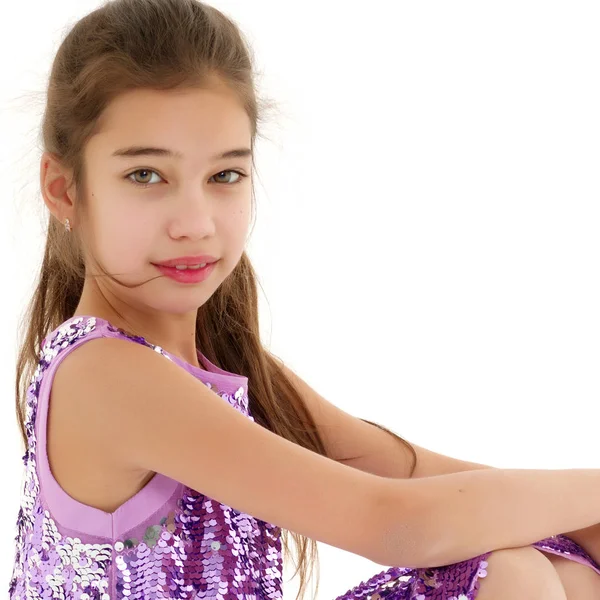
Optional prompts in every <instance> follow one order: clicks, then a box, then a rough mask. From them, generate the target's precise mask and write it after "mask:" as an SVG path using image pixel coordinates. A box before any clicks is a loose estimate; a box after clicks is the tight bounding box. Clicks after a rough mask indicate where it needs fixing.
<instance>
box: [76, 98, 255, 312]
mask: <svg viewBox="0 0 600 600" xmlns="http://www.w3.org/2000/svg"><path fill="white" fill-rule="evenodd" d="M250 141H251V129H250V121H249V119H248V116H247V114H246V112H245V111H244V109H243V108H242V106H241V105H239V103H238V101H237V100H236V99H235V98H234V96H233V95H232V94H231V92H229V91H228V90H226V89H225V88H217V87H215V88H214V89H211V90H206V89H203V90H193V91H190V90H186V91H154V90H134V91H131V92H127V93H126V94H124V95H122V96H119V97H118V98H116V99H115V100H114V101H113V102H112V103H111V104H110V106H109V107H108V108H107V110H106V111H105V112H104V114H103V115H102V118H101V123H100V127H99V131H98V133H97V134H96V135H94V136H93V137H92V138H91V139H90V140H89V142H88V144H87V146H86V149H85V156H84V160H85V165H86V178H87V179H86V183H87V185H86V190H85V194H86V200H87V205H88V207H89V211H88V218H89V221H88V222H89V227H91V229H92V231H91V232H85V233H84V235H89V233H91V234H92V237H91V239H90V242H89V243H90V244H91V246H92V249H93V252H94V254H95V256H97V257H98V259H99V260H100V261H101V263H102V264H103V266H104V268H105V269H106V270H107V271H108V272H109V273H111V274H112V275H114V276H115V277H116V278H117V279H118V280H119V281H123V282H125V283H127V284H137V283H140V282H142V281H147V283H144V284H143V285H141V286H139V287H136V288H131V289H128V288H126V287H123V286H119V285H117V284H115V283H113V282H111V281H110V280H108V279H107V278H105V277H99V278H96V279H95V282H94V285H98V286H99V287H100V288H101V289H102V291H103V295H106V294H108V295H109V296H110V297H111V298H112V299H113V300H117V301H123V302H124V303H125V304H126V305H129V306H131V307H135V308H136V309H138V310H141V311H142V312H147V313H153V312H155V311H158V312H160V313H164V312H166V313H179V314H183V313H188V312H193V313H194V315H195V312H196V310H197V308H198V307H199V306H201V305H202V304H203V303H204V302H206V300H208V298H209V297H210V296H211V295H212V293H213V292H214V291H215V290H216V289H217V288H218V287H219V285H220V284H221V283H222V282H223V280H224V279H225V278H226V277H227V276H228V275H229V274H230V273H231V271H232V270H233V269H234V267H235V266H236V264H237V263H238V261H239V260H240V257H241V255H242V253H243V251H244V247H245V243H246V236H247V233H248V226H249V222H250V214H251V191H252V188H251V175H252V171H251V167H252V159H251V156H250V155H248V156H242V157H237V158H236V157H233V158H218V155H221V154H223V153H224V152H227V151H231V150H237V149H243V148H245V149H248V151H249V150H250ZM133 146H135V147H138V148H142V147H144V148H148V147H152V148H161V149H164V150H169V151H172V152H173V153H176V154H180V155H181V156H169V155H166V154H164V155H159V154H142V155H138V156H119V155H115V154H118V153H119V151H121V152H122V151H123V150H124V149H127V148H131V147H133ZM236 171H237V172H236ZM77 225H78V224H77V223H75V224H74V227H77ZM199 254H209V255H212V256H214V257H215V258H217V259H219V260H218V263H217V264H216V265H215V266H214V267H213V271H212V273H211V274H210V275H209V277H208V278H207V279H205V280H204V281H202V282H200V283H193V284H182V283H178V282H176V281H174V280H172V279H171V278H169V277H167V276H165V275H163V274H162V273H161V272H160V271H159V270H158V269H157V268H156V267H155V266H154V264H153V263H159V262H164V261H166V260H169V259H172V258H177V257H181V256H188V255H199ZM85 261H86V265H87V271H88V274H89V272H90V271H91V273H92V274H93V273H97V272H98V271H97V269H96V268H95V265H94V264H93V263H90V258H89V257H87V256H86V257H85ZM148 280H150V281H148ZM88 281H89V280H88V279H87V278H86V285H88V284H87V282H88ZM84 293H85V289H84Z"/></svg>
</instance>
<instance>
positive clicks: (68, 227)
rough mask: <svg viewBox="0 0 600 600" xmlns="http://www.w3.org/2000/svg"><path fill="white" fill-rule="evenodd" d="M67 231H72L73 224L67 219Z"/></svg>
mask: <svg viewBox="0 0 600 600" xmlns="http://www.w3.org/2000/svg"><path fill="white" fill-rule="evenodd" d="M65 229H66V230H67V231H71V224H70V223H69V219H65Z"/></svg>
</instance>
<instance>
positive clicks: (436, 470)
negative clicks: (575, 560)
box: [413, 448, 600, 564]
mask: <svg viewBox="0 0 600 600" xmlns="http://www.w3.org/2000/svg"><path fill="white" fill-rule="evenodd" d="M419 451H420V456H419V459H420V462H417V468H416V469H415V473H414V474H413V478H416V479H418V478H420V477H431V476H433V475H443V474H446V473H459V472H461V471H472V470H477V469H495V468H496V467H491V466H489V465H483V464H479V463H473V462H467V461H460V460H457V459H454V458H450V457H442V455H439V454H433V453H431V452H430V451H423V450H422V449H421V448H419ZM563 534H564V535H566V536H567V537H569V538H570V539H572V540H573V541H574V542H576V543H577V544H579V545H580V546H581V547H582V548H583V549H584V550H585V551H586V552H587V553H588V554H589V555H590V556H591V557H592V558H593V559H594V560H595V561H596V562H597V563H598V564H600V523H598V524H596V525H591V526H590V527H584V528H583V529H576V530H574V531H568V532H564V533H563Z"/></svg>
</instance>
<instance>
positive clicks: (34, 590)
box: [9, 316, 600, 600]
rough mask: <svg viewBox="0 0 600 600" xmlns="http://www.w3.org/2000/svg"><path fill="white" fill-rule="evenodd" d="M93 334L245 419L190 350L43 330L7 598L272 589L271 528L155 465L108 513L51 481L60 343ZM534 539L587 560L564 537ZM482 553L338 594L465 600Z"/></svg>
mask: <svg viewBox="0 0 600 600" xmlns="http://www.w3.org/2000/svg"><path fill="white" fill-rule="evenodd" d="M98 337H117V338H121V339H126V340H130V341H132V342H135V343H140V344H144V345H146V346H148V347H150V348H152V349H153V350H155V351H156V352H159V353H160V354H162V355H163V356H164V357H165V358H167V359H169V360H172V361H174V362H175V363H176V364H179V365H180V366H181V367H182V368H184V369H186V370H187V371H188V372H189V373H191V374H192V375H194V376H195V377H197V378H198V379H199V380H200V381H202V382H203V383H204V384H205V385H207V386H208V387H209V388H211V389H212V390H213V391H215V392H216V393H217V394H218V395H219V396H221V397H222V398H223V400H224V401H225V402H228V403H229V404H230V406H232V407H233V408H234V409H236V410H238V411H240V412H241V413H242V414H244V415H246V416H247V417H248V418H249V419H252V420H254V419H253V417H252V415H251V411H250V407H249V402H248V379H247V377H243V376H241V375H237V374H235V373H230V372H228V371H224V370H222V369H220V368H219V367H217V366H216V365H214V364H213V363H211V362H210V361H209V360H208V359H207V358H206V357H205V356H204V355H203V354H202V353H200V352H198V358H199V361H200V364H204V365H205V366H207V367H208V369H209V370H204V369H200V368H198V367H195V366H193V365H191V364H189V363H187V362H185V361H183V360H182V359H180V358H179V357H177V356H175V355H172V354H170V353H169V352H167V351H165V350H164V349H162V348H161V347H159V346H155V345H153V344H151V343H149V342H148V341H147V340H145V339H144V338H142V337H137V336H134V335H132V334H129V333H127V332H125V331H123V330H122V329H118V328H116V327H114V326H113V325H112V324H110V323H109V322H107V321H105V320H103V319H100V318H98V317H93V316H78V317H72V318H71V319H68V320H67V321H65V322H64V323H63V324H62V325H61V326H60V327H58V328H56V329H55V330H54V331H53V332H51V333H50V334H49V335H48V336H47V337H46V338H45V340H44V343H43V344H42V349H41V351H40V356H39V361H38V365H37V369H36V371H35V373H34V375H33V377H32V379H31V382H30V385H29V388H28V391H27V399H26V400H27V403H26V409H27V412H26V433H27V440H28V443H27V451H26V453H25V456H24V457H23V461H24V464H25V472H24V478H23V480H24V482H23V487H22V495H21V505H20V508H19V512H18V517H17V524H16V538H15V542H16V551H15V562H14V567H13V571H12V576H11V580H10V582H9V598H10V600H17V599H25V598H27V599H33V598H35V599H42V598H61V599H64V600H117V599H118V600H125V599H127V600H133V599H140V600H142V599H143V600H150V599H174V598H178V599H190V600H197V599H200V598H217V599H219V600H233V599H234V598H235V599H240V600H242V599H243V600H268V599H277V598H282V597H283V593H282V577H283V564H282V552H281V550H282V547H281V537H280V536H281V530H280V528H279V527H278V526H277V525H275V524H272V523H267V522H265V521H262V520H260V519H257V518H255V517H253V516H251V515H248V514H245V513H242V512H240V511H238V510H235V509H234V508H232V507H230V506H227V505H225V504H222V503H221V502H219V501H217V500H214V499H212V498H209V497H207V496H205V495H204V494H202V493H201V492H199V491H196V490H193V489H191V488H189V487H187V486H185V485H183V484H182V483H179V482H178V481H175V480H173V479H171V478H169V477H167V476H165V475H163V474H161V473H157V474H155V475H154V477H153V478H152V479H151V480H150V481H149V482H148V483H147V484H146V485H145V487H143V488H142V489H141V490H140V491H139V492H138V493H137V494H135V495H134V496H133V497H132V498H130V499H129V500H127V502H125V503H124V504H123V505H121V506H120V507H119V508H118V509H117V510H116V511H114V512H112V513H107V512H104V511H102V510H100V509H97V508H94V507H91V506H88V505H85V504H82V503H80V502H78V501H77V500H75V499H74V498H72V497H71V496H69V495H68V494H67V493H66V492H65V491H64V490H62V488H61V487H60V486H59V484H58V482H57V481H56V480H55V479H54V477H53V475H52V472H51V470H50V467H49V463H48V456H47V452H46V428H47V417H48V400H49V395H50V394H49V392H50V388H51V383H52V379H53V377H54V373H55V371H56V368H57V367H58V365H59V364H60V362H61V361H62V360H63V359H64V357H65V356H66V355H68V353H69V352H72V351H73V350H74V349H75V348H77V347H78V346H79V345H81V344H82V343H85V342H86V341H87V340H91V339H94V338H98ZM534 546H535V547H537V548H539V549H541V550H544V551H546V552H551V553H554V554H559V555H562V556H565V557H567V558H570V559H572V560H575V561H577V562H580V563H582V564H585V565H587V566H589V567H590V568H592V569H594V570H595V571H596V572H597V573H599V574H600V565H598V564H597V563H595V562H594V561H593V560H592V558H591V557H590V556H588V555H587V554H586V552H585V551H584V550H583V549H582V548H581V547H580V546H578V545H577V544H576V543H575V542H573V541H572V540H570V539H569V538H567V537H565V536H555V537H552V538H548V539H546V540H542V541H541V542H538V543H537V544H534ZM488 556H489V553H488V554H483V555H481V556H478V557H475V558H473V559H470V560H467V561H464V562H461V563H456V564H453V565H448V566H444V567H435V568H431V569H413V568H404V567H391V568H388V569H386V570H384V571H381V572H379V573H377V574H376V575H374V576H373V577H372V578H370V579H369V580H367V581H365V582H361V583H359V584H358V585H357V586H355V587H353V588H352V589H350V590H348V591H347V592H346V593H344V594H343V595H340V596H338V597H337V598H336V600H359V599H361V600H380V599H382V598H388V599H389V600H474V599H475V598H476V596H477V590H478V588H479V579H480V578H482V577H485V575H486V573H487V572H486V566H487V562H486V560H485V559H486V558H487V557H488Z"/></svg>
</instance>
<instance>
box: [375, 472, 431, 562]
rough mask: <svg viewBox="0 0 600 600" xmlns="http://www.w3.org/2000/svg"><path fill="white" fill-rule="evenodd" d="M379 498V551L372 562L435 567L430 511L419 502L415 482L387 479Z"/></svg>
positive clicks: (377, 543)
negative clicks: (429, 532)
mask: <svg viewBox="0 0 600 600" xmlns="http://www.w3.org/2000/svg"><path fill="white" fill-rule="evenodd" d="M384 481H385V482H386V483H384V485H383V486H382V488H383V489H382V493H381V495H380V496H379V501H378V506H377V509H376V512H377V524H376V526H375V527H374V530H375V531H377V532H378V535H377V540H376V548H375V550H374V552H373V553H372V558H371V560H372V561H373V562H375V563H377V564H379V565H383V566H387V567H406V568H413V569H418V568H425V567H431V566H435V565H434V564H433V563H434V562H435V559H434V553H433V551H432V550H433V548H432V544H431V542H433V540H431V539H428V538H429V536H428V535H427V533H426V532H427V530H428V528H427V520H426V512H427V511H426V510H425V508H424V505H423V503H422V502H419V501H418V498H417V490H416V487H417V486H415V482H414V481H413V480H394V479H386V480H384Z"/></svg>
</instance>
